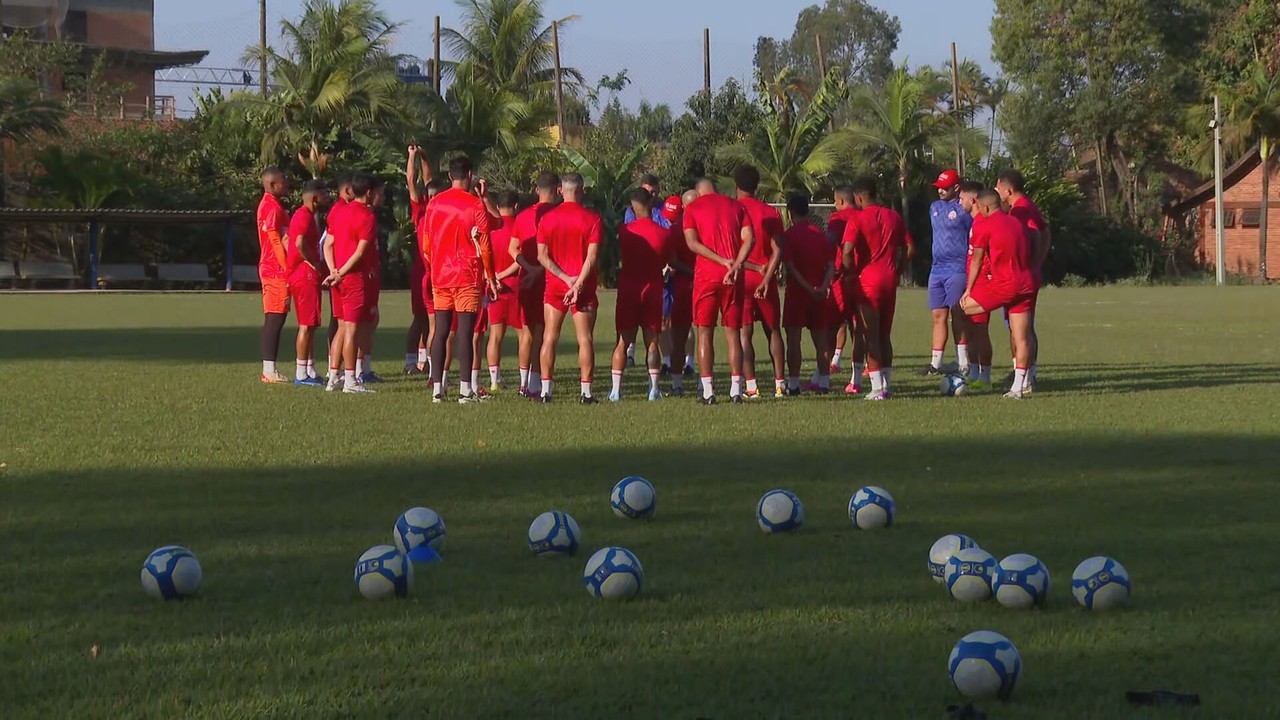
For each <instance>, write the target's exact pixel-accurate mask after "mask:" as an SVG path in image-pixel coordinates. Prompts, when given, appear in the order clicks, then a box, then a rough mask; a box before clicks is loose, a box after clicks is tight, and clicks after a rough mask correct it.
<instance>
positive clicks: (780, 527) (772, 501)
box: [756, 490, 804, 533]
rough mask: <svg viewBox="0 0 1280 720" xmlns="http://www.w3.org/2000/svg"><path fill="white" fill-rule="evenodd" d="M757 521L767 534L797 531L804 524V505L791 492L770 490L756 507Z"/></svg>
mask: <svg viewBox="0 0 1280 720" xmlns="http://www.w3.org/2000/svg"><path fill="white" fill-rule="evenodd" d="M756 520H757V521H758V522H759V523H760V529H761V530H763V531H765V532H767V533H780V532H787V531H790V530H795V529H796V528H798V527H800V526H801V525H803V524H804V504H803V503H801V502H800V498H798V497H796V495H795V493H793V492H791V491H790V490H770V491H769V492H767V493H765V494H764V497H762V498H760V504H759V505H758V506H756Z"/></svg>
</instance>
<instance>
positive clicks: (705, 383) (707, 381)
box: [702, 377, 716, 398]
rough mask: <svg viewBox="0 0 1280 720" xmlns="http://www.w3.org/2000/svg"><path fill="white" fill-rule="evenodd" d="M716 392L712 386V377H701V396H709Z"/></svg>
mask: <svg viewBox="0 0 1280 720" xmlns="http://www.w3.org/2000/svg"><path fill="white" fill-rule="evenodd" d="M715 394H716V390H715V387H713V386H712V379H711V378H709V377H704V378H702V397H704V398H709V397H711V396H712V395H715Z"/></svg>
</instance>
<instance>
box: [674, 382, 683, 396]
mask: <svg viewBox="0 0 1280 720" xmlns="http://www.w3.org/2000/svg"><path fill="white" fill-rule="evenodd" d="M671 397H684V386H683V385H672V386H671Z"/></svg>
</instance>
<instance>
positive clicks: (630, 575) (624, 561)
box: [582, 547, 644, 600]
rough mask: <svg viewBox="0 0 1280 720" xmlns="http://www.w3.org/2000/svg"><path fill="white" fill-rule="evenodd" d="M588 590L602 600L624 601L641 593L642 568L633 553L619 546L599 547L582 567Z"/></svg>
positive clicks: (642, 582) (583, 580)
mask: <svg viewBox="0 0 1280 720" xmlns="http://www.w3.org/2000/svg"><path fill="white" fill-rule="evenodd" d="M582 582H583V584H585V585H586V586H587V592H589V593H591V595H592V596H593V597H597V598H600V599H601V600H626V599H628V598H633V597H635V596H636V595H638V594H639V593H640V588H641V586H642V585H644V568H642V567H641V566H640V560H639V559H638V558H637V557H636V556H635V553H633V552H631V551H630V550H627V549H626V548H620V547H607V548H601V549H599V550H597V551H596V552H595V554H594V555H592V556H591V558H590V559H588V560H587V565H586V567H585V568H583V570H582Z"/></svg>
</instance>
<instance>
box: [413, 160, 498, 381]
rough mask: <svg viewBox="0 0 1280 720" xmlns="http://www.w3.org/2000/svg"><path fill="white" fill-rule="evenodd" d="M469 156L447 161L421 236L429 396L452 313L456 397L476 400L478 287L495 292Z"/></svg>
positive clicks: (484, 215) (438, 377)
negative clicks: (430, 306)
mask: <svg viewBox="0 0 1280 720" xmlns="http://www.w3.org/2000/svg"><path fill="white" fill-rule="evenodd" d="M473 179H474V175H473V166H472V164H471V160H470V159H468V158H467V157H466V156H465V155H462V156H458V157H455V158H453V159H452V160H450V161H449V183H450V188H449V189H448V190H445V191H444V192H442V193H440V194H439V195H437V196H435V197H434V198H433V199H432V200H431V202H430V203H429V204H428V205H427V213H426V216H425V217H424V218H423V226H424V230H425V233H426V236H427V242H428V253H427V258H426V259H427V263H428V265H429V267H430V272H431V289H432V296H433V297H432V300H433V302H434V305H435V311H436V312H435V316H436V317H435V320H436V332H435V336H434V337H433V338H432V342H431V385H432V391H431V400H432V402H434V403H442V402H444V400H445V389H444V372H445V368H446V367H447V366H446V363H445V345H446V344H447V343H448V340H449V334H450V333H449V328H450V327H452V325H453V318H454V315H457V317H458V331H457V339H456V342H457V346H456V351H455V354H456V355H457V358H458V375H459V388H458V402H459V403H461V404H468V403H475V402H480V399H481V398H480V395H478V394H477V393H476V389H475V387H474V386H473V385H472V382H471V379H472V374H471V373H470V372H469V371H470V370H472V368H473V367H474V365H475V357H474V354H475V347H476V346H475V340H474V338H473V337H472V336H473V335H474V333H475V326H476V316H477V314H478V313H479V312H480V305H481V302H480V299H481V287H486V289H487V290H488V292H489V294H490V297H493V296H495V295H497V290H498V287H497V281H496V280H495V279H494V272H493V248H492V246H491V244H490V239H489V232H490V231H489V211H488V210H487V209H486V208H485V205H484V202H483V201H482V200H481V199H480V198H478V197H476V196H475V194H474V193H473V192H472V181H473Z"/></svg>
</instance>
